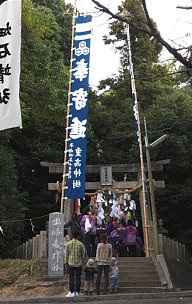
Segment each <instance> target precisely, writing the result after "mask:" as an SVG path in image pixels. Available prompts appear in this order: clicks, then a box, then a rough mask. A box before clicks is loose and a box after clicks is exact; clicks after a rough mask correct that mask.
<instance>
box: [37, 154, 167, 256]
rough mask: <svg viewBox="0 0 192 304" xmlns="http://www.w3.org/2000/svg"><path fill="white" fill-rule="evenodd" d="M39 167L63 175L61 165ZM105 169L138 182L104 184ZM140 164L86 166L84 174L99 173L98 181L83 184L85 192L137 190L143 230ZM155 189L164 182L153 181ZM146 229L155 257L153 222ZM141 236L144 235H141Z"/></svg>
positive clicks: (158, 166)
mask: <svg viewBox="0 0 192 304" xmlns="http://www.w3.org/2000/svg"><path fill="white" fill-rule="evenodd" d="M169 163H170V160H169V159H165V160H159V161H156V162H152V164H151V167H152V171H154V172H155V171H156V172H159V171H163V165H167V164H169ZM40 164H41V166H43V167H48V168H49V173H50V174H51V173H55V174H62V173H63V164H61V163H50V162H44V161H42V162H41V163H40ZM106 168H107V170H108V171H111V176H112V175H113V174H115V173H124V174H127V173H137V176H138V180H137V181H113V180H112V182H111V184H110V182H107V183H105V181H104V182H103V180H102V179H103V178H104V179H105V177H102V171H103V172H105V169H106ZM144 168H145V171H146V172H147V166H146V165H145V166H144ZM140 170H141V167H140V164H139V163H136V164H106V165H86V174H99V173H100V177H101V178H100V181H97V182H91V181H86V183H85V189H86V191H91V190H92V191H96V190H102V189H103V188H105V190H106V189H109V190H111V191H113V189H114V190H115V189H116V190H117V189H118V190H122V191H123V190H125V189H137V188H138V191H139V197H140V209H141V218H142V227H143V230H144V220H143V216H144V215H143V203H142V191H141V187H139V185H140ZM155 184H156V188H165V182H164V180H161V181H155ZM57 189H58V184H57V183H49V184H48V190H55V191H56V190H57ZM72 201H73V200H70V199H68V200H66V201H65V208H64V218H65V221H68V220H69V219H71V216H72V213H73V204H72ZM148 229H149V231H150V232H151V233H149V235H150V237H149V252H150V256H153V255H155V243H154V236H153V222H152V221H150V220H148ZM143 235H145V234H144V233H143ZM144 241H145V240H144Z"/></svg>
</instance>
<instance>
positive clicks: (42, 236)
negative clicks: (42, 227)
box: [39, 231, 47, 259]
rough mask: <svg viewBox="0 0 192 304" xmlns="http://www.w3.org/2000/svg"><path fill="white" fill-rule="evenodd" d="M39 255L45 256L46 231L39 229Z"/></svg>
mask: <svg viewBox="0 0 192 304" xmlns="http://www.w3.org/2000/svg"><path fill="white" fill-rule="evenodd" d="M39 257H40V259H42V258H47V231H40V248H39Z"/></svg>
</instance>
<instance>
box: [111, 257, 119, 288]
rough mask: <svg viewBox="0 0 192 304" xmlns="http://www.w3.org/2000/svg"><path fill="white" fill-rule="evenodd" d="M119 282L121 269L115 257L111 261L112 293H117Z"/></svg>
mask: <svg viewBox="0 0 192 304" xmlns="http://www.w3.org/2000/svg"><path fill="white" fill-rule="evenodd" d="M118 281H119V269H118V266H117V262H116V260H115V258H114V257H113V258H112V259H111V266H110V293H112V292H114V293H117V289H118Z"/></svg>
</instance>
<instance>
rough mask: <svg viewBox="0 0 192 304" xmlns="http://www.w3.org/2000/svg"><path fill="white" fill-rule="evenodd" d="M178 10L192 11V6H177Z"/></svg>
mask: <svg viewBox="0 0 192 304" xmlns="http://www.w3.org/2000/svg"><path fill="white" fill-rule="evenodd" d="M177 8H180V9H185V10H191V9H192V6H177Z"/></svg>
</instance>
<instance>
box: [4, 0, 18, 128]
mask: <svg viewBox="0 0 192 304" xmlns="http://www.w3.org/2000/svg"><path fill="white" fill-rule="evenodd" d="M20 49H21V0H14V1H9V0H0V130H5V129H9V128H15V127H21V126H22V121H21V110H20V100H19V80H20Z"/></svg>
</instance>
